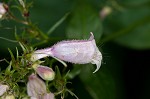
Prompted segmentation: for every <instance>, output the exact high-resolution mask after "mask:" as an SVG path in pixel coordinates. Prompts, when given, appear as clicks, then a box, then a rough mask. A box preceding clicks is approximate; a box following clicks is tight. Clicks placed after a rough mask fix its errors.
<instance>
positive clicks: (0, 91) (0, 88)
mask: <svg viewBox="0 0 150 99" xmlns="http://www.w3.org/2000/svg"><path fill="white" fill-rule="evenodd" d="M8 89H9V87H8V86H7V85H2V84H0V96H2V95H3V94H4V93H5V92H6V91H7V90H8Z"/></svg>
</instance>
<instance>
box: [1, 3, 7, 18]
mask: <svg viewBox="0 0 150 99" xmlns="http://www.w3.org/2000/svg"><path fill="white" fill-rule="evenodd" d="M6 12H7V10H6V9H5V7H4V4H3V3H0V18H2V17H3V15H4V14H5V13H6Z"/></svg>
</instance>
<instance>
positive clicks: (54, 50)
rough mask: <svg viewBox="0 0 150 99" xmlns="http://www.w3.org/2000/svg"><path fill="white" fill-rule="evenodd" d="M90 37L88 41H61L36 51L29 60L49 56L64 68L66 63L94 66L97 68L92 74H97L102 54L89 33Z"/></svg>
mask: <svg viewBox="0 0 150 99" xmlns="http://www.w3.org/2000/svg"><path fill="white" fill-rule="evenodd" d="M90 34H91V36H90V38H89V39H88V40H68V41H61V42H58V43H57V44H55V45H53V46H52V47H50V48H45V49H41V50H36V51H35V52H34V53H33V54H32V56H31V60H32V61H36V60H38V59H41V58H44V57H47V56H51V57H53V58H55V59H57V60H58V61H60V62H61V63H63V64H64V65H65V66H66V63H65V62H63V61H66V62H70V63H75V64H86V63H92V64H96V66H97V68H96V70H95V71H94V72H93V73H95V72H97V71H98V70H99V69H100V66H101V61H102V54H101V52H100V51H99V49H98V47H97V46H96V43H95V39H94V35H93V33H92V32H91V33H90Z"/></svg>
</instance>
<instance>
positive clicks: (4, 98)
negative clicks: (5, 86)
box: [2, 95, 15, 99]
mask: <svg viewBox="0 0 150 99" xmlns="http://www.w3.org/2000/svg"><path fill="white" fill-rule="evenodd" d="M2 99H15V97H14V95H7V96H5V97H2Z"/></svg>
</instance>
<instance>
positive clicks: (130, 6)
mask: <svg viewBox="0 0 150 99" xmlns="http://www.w3.org/2000/svg"><path fill="white" fill-rule="evenodd" d="M23 1H25V2H24V3H25V4H24V5H25V6H24V5H23V4H22V3H20V2H19V1H18V0H6V1H5V0H3V2H4V3H6V4H8V6H9V10H8V12H7V14H6V15H5V16H4V18H3V19H1V20H0V34H1V35H0V42H1V45H0V50H1V53H0V56H1V57H0V58H1V59H2V60H0V63H2V65H1V64H0V67H1V69H0V83H4V84H8V85H9V86H10V87H11V88H12V89H11V90H9V92H13V94H15V96H16V97H17V98H20V99H21V98H22V97H25V96H27V95H26V88H25V87H26V83H27V78H28V76H29V74H31V73H32V72H34V71H33V69H32V68H31V66H32V65H33V64H34V63H32V62H30V59H29V58H30V55H31V53H32V52H33V51H34V49H36V48H37V47H39V48H40V47H42V48H44V47H49V46H51V45H53V44H54V43H56V42H58V41H60V40H65V39H87V38H89V35H90V32H93V34H94V36H95V39H96V42H97V44H99V45H98V47H99V49H102V54H103V57H105V52H106V53H107V51H108V50H111V51H112V53H113V54H112V53H111V54H110V55H109V56H111V57H112V58H110V60H108V61H109V62H107V61H106V64H104V63H105V58H104V60H103V61H104V63H103V64H102V67H101V69H100V71H98V72H97V73H95V74H93V73H92V72H93V70H94V69H93V67H94V65H90V64H87V65H77V64H75V65H73V66H72V65H70V64H69V66H68V67H67V68H66V67H63V68H62V67H61V65H60V64H58V66H57V65H56V64H57V62H54V61H51V59H48V60H46V61H48V62H47V64H49V65H50V66H51V67H55V72H56V78H55V80H54V81H52V82H46V84H47V89H48V90H49V92H51V91H52V92H54V94H55V95H56V97H57V98H58V99H59V98H62V99H64V98H67V96H68V97H69V95H68V93H69V94H71V95H72V96H74V97H75V98H78V97H79V98H80V97H85V99H89V97H88V95H87V96H82V94H79V96H76V95H75V94H76V93H75V94H74V93H73V92H72V91H70V89H68V87H67V85H70V80H74V79H76V77H79V79H78V80H80V81H81V83H82V84H83V88H85V90H86V91H87V92H88V94H89V95H90V96H91V97H92V98H93V99H124V98H125V97H126V96H125V94H124V93H123V92H124V86H123V83H122V79H121V77H122V76H123V75H122V74H121V73H120V72H119V71H121V70H122V64H121V62H120V61H121V60H123V58H122V57H123V56H121V55H120V54H121V53H119V52H118V50H117V49H115V48H114V49H113V48H112V49H107V48H106V51H105V50H104V48H103V47H102V46H101V44H103V45H104V46H107V42H108V43H109V42H114V44H119V45H121V46H124V47H126V48H129V49H130V48H131V49H135V50H139V49H140V50H145V49H147V50H149V49H150V33H149V32H150V11H149V9H150V6H149V5H150V1H149V0H125V1H121V0H120V1H116V0H107V1H104V0H72V1H69V0H44V1H40V0H34V1H32V0H31V1H28V0H23ZM105 6H109V7H110V8H111V10H112V12H110V13H109V14H108V15H107V16H106V17H105V18H104V19H103V18H101V16H100V11H101V10H102V9H103V8H104V7H105ZM20 46H21V47H20ZM101 47H102V48H101ZM8 48H9V49H8ZM108 48H109V47H108ZM110 48H111V47H110ZM7 49H8V50H7ZM21 49H22V50H21ZM8 53H9V54H10V55H9V54H8ZM14 53H15V54H14ZM114 53H115V54H114ZM118 53H119V55H118ZM116 54H117V55H116ZM8 55H9V56H8ZM116 56H117V57H116ZM118 57H119V58H118ZM5 58H6V59H5ZM4 61H5V63H4V66H3V62H4ZM107 63H109V64H107ZM42 64H44V63H42ZM59 65H60V66H59ZM108 65H109V66H108ZM68 69H70V70H69V72H68ZM118 75H120V76H118ZM73 83H74V82H73ZM73 83H72V84H73ZM79 84H80V83H79ZM118 87H119V88H120V89H118ZM72 89H73V88H72ZM76 89H77V91H75V92H78V93H80V92H81V93H82V91H80V86H77V88H76ZM120 90H121V91H120ZM118 91H119V94H121V95H118ZM20 92H21V94H20ZM85 93H86V92H85ZM83 95H84V94H83Z"/></svg>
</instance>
